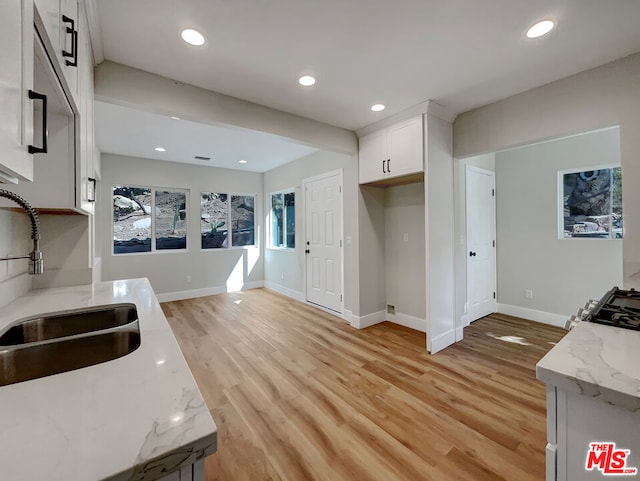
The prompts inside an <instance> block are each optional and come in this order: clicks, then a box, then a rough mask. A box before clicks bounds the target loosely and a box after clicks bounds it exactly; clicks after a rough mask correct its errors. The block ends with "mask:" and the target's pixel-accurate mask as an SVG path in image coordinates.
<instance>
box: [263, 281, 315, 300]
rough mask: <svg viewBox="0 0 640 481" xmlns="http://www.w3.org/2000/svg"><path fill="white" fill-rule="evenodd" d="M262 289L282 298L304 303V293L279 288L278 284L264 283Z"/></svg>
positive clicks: (282, 287) (283, 287)
mask: <svg viewBox="0 0 640 481" xmlns="http://www.w3.org/2000/svg"><path fill="white" fill-rule="evenodd" d="M264 287H266V288H267V289H271V290H272V291H276V292H278V293H280V294H282V295H283V296H287V297H290V298H291V299H295V300H296V301H300V302H306V300H305V298H304V293H302V292H300V291H294V290H293V289H289V288H288V287H285V286H281V285H280V284H276V283H275V282H270V281H264Z"/></svg>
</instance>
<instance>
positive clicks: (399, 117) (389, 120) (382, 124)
mask: <svg viewBox="0 0 640 481" xmlns="http://www.w3.org/2000/svg"><path fill="white" fill-rule="evenodd" d="M424 114H429V115H432V116H434V117H437V118H439V119H440V120H444V121H445V122H449V123H453V121H454V120H455V119H456V114H455V113H453V112H452V111H450V110H449V109H447V108H446V107H443V106H442V105H440V104H439V103H436V102H434V101H433V100H426V101H424V102H420V103H419V104H417V105H414V106H413V107H409V108H408V109H405V110H403V111H402V112H398V113H397V114H394V115H391V116H389V117H385V118H384V119H381V120H378V121H377V122H374V123H372V124H369V125H366V126H364V127H362V128H361V129H358V130H356V135H357V136H358V137H363V136H365V135H368V134H370V133H372V132H376V131H378V130H381V129H384V128H386V127H390V126H392V125H394V124H397V123H398V122H402V121H404V120H408V119H410V118H411V117H415V116H417V115H424Z"/></svg>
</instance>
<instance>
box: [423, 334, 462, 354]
mask: <svg viewBox="0 0 640 481" xmlns="http://www.w3.org/2000/svg"><path fill="white" fill-rule="evenodd" d="M455 342H456V330H455V329H451V330H450V331H447V332H445V333H444V334H440V335H439V336H438V337H434V338H433V339H431V343H430V345H431V349H429V352H430V353H431V354H435V353H436V352H438V351H441V350H443V349H444V348H445V347H448V346H450V345H452V344H454V343H455Z"/></svg>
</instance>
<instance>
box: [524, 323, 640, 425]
mask: <svg viewBox="0 0 640 481" xmlns="http://www.w3.org/2000/svg"><path fill="white" fill-rule="evenodd" d="M536 376H537V378H538V379H539V380H541V381H543V382H545V383H546V384H550V385H553V386H557V387H558V388H561V389H564V390H566V391H570V392H576V393H579V394H582V395H584V396H589V397H592V398H598V399H600V400H602V401H603V402H605V403H608V404H612V405H616V406H620V407H621V408H623V409H626V410H628V411H632V412H636V413H638V414H640V331H633V330H629V329H622V328H618V327H610V326H604V325H601V324H595V323H591V322H580V323H578V324H577V325H576V326H575V327H574V328H573V329H572V330H571V331H569V332H568V333H567V335H566V336H565V337H564V338H562V339H561V340H560V342H559V343H558V344H557V345H556V346H555V347H554V348H553V349H551V351H549V352H548V353H547V355H546V356H544V357H543V358H542V359H541V360H540V362H538V364H537V365H536Z"/></svg>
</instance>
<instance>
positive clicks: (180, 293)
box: [156, 281, 264, 302]
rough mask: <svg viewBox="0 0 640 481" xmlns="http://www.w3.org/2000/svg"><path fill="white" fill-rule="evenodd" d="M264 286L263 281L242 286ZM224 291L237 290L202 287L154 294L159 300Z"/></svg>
mask: <svg viewBox="0 0 640 481" xmlns="http://www.w3.org/2000/svg"><path fill="white" fill-rule="evenodd" d="M261 287H264V281H253V282H245V283H244V285H243V286H242V289H241V290H243V291H246V290H249V289H260V288H261ZM226 292H237V290H235V289H233V290H232V289H229V288H228V287H227V286H215V287H205V288H203V289H192V290H190V291H178V292H167V293H165V294H156V297H157V298H158V301H159V302H171V301H181V300H183V299H193V298H194V297H205V296H215V295H218V294H224V293H226Z"/></svg>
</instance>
